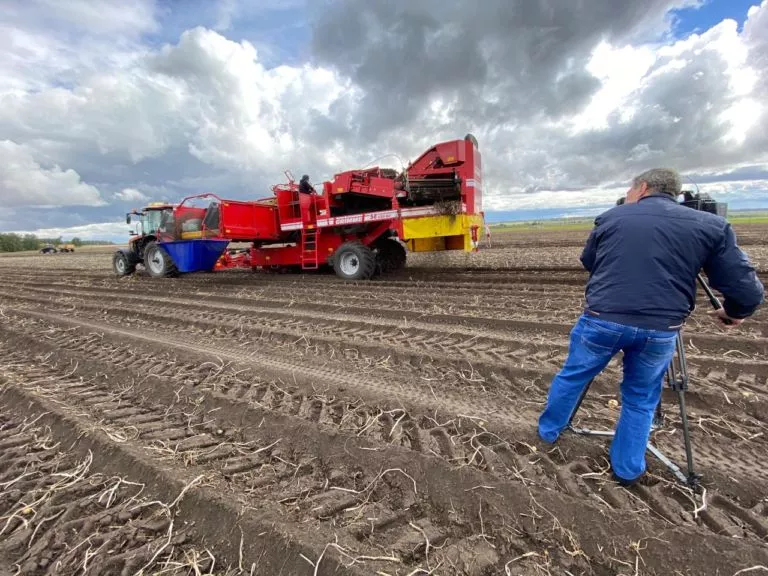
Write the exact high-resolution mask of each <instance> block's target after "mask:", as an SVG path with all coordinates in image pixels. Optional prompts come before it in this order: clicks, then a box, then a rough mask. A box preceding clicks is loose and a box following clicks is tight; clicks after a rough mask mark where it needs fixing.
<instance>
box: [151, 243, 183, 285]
mask: <svg viewBox="0 0 768 576" xmlns="http://www.w3.org/2000/svg"><path fill="white" fill-rule="evenodd" d="M144 268H146V269H147V273H148V274H149V275H150V276H152V277H153V278H162V277H163V276H176V275H177V274H178V270H177V269H176V265H175V264H174V263H173V260H171V257H170V256H169V255H168V253H167V252H166V251H165V250H163V248H162V247H161V246H160V244H158V243H157V242H150V243H149V244H147V246H146V247H145V248H144Z"/></svg>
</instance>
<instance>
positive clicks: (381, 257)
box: [376, 238, 407, 274]
mask: <svg viewBox="0 0 768 576" xmlns="http://www.w3.org/2000/svg"><path fill="white" fill-rule="evenodd" d="M376 248H377V249H378V253H377V254H376V264H377V265H378V267H379V269H380V270H381V272H382V274H386V273H387V272H394V271H395V270H401V269H402V268H404V267H405V262H406V259H407V255H406V252H405V248H403V245H402V244H400V242H398V241H397V240H395V239H394V238H384V239H382V240H379V241H378V242H377V243H376Z"/></svg>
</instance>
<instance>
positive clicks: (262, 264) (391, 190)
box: [113, 134, 484, 280]
mask: <svg viewBox="0 0 768 576" xmlns="http://www.w3.org/2000/svg"><path fill="white" fill-rule="evenodd" d="M272 191H273V193H274V194H273V196H271V197H269V198H265V199H260V200H255V201H247V202H244V201H236V200H225V199H222V198H219V197H218V196H216V195H214V194H200V195H196V196H190V197H188V198H185V199H184V200H183V201H182V202H181V203H180V204H178V205H170V204H165V203H152V204H149V205H148V206H146V207H145V208H143V209H142V210H134V211H132V212H130V213H129V214H128V215H127V217H126V223H128V224H131V223H132V222H135V220H134V218H133V217H134V216H138V217H139V218H138V221H137V222H135V223H137V224H138V225H139V226H140V227H141V229H140V230H137V231H131V235H132V236H131V239H130V241H129V244H128V248H125V249H121V250H118V251H117V252H116V253H115V255H114V258H113V267H114V270H115V273H116V274H117V275H119V276H125V275H128V274H131V273H133V272H134V270H135V269H136V266H137V264H143V265H144V267H145V268H146V270H147V272H148V273H149V274H150V275H151V276H155V277H162V276H176V275H178V274H183V273H189V272H199V271H213V270H222V269H228V268H235V267H244V268H253V269H269V270H291V269H296V270H317V269H318V268H320V267H322V266H331V267H333V269H334V270H335V272H336V274H337V275H338V276H339V277H341V278H344V279H348V280H363V279H369V278H371V277H372V276H374V275H375V274H377V273H386V272H390V271H394V270H398V269H400V268H402V267H403V266H405V262H406V255H407V251H411V252H435V251H442V250H463V251H466V252H474V251H476V250H477V249H478V236H479V230H480V229H481V227H482V226H483V221H484V219H483V212H482V165H481V158H480V151H479V149H478V145H477V140H476V139H475V138H474V136H472V135H471V134H468V135H467V136H466V137H465V138H464V139H463V140H452V141H449V142H443V143H440V144H436V145H435V146H433V147H432V148H430V149H429V150H427V151H426V152H424V153H423V154H422V155H421V156H419V157H418V158H417V159H416V160H415V161H413V162H412V163H411V164H409V166H408V167H407V168H406V169H405V170H404V171H403V172H402V173H397V172H396V171H395V170H389V169H382V168H378V167H375V168H368V169H363V170H350V171H348V172H342V173H340V174H336V175H335V176H334V178H333V180H332V181H331V182H324V183H323V187H322V192H321V193H318V192H317V191H315V190H314V189H313V188H312V187H311V186H310V185H309V182H308V180H307V178H306V177H305V178H302V181H301V182H300V183H299V184H297V183H296V182H294V180H293V179H292V178H291V177H290V176H289V177H288V183H287V184H278V185H276V186H274V187H273V188H272ZM203 199H206V200H208V203H207V206H205V207H202V208H201V207H196V206H194V204H195V203H198V202H200V201H201V200H203ZM230 242H236V243H243V242H245V243H249V244H250V248H249V249H245V250H237V249H228V246H229V244H230Z"/></svg>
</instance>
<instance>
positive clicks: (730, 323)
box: [709, 308, 744, 328]
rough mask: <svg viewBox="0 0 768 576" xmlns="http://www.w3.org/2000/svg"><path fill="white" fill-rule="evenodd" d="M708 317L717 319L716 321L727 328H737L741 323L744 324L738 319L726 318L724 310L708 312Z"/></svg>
mask: <svg viewBox="0 0 768 576" xmlns="http://www.w3.org/2000/svg"><path fill="white" fill-rule="evenodd" d="M709 314H710V315H712V316H715V317H717V319H718V320H719V321H720V322H721V323H722V324H724V325H725V326H726V327H727V328H734V327H735V326H738V325H739V324H741V323H742V322H744V320H743V319H738V318H731V317H730V316H728V314H726V313H725V310H723V309H722V308H720V309H718V310H712V311H711V312H709Z"/></svg>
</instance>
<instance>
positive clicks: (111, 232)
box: [14, 221, 128, 242]
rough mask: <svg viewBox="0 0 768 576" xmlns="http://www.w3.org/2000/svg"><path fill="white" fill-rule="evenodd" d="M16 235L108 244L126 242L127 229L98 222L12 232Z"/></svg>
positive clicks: (122, 225) (110, 223)
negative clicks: (97, 241)
mask: <svg viewBox="0 0 768 576" xmlns="http://www.w3.org/2000/svg"><path fill="white" fill-rule="evenodd" d="M14 232H15V233H16V234H34V235H35V236H37V237H38V238H58V237H59V236H61V237H62V238H63V239H65V240H69V239H71V238H80V239H81V240H105V241H110V242H120V241H127V238H128V229H127V227H126V224H125V222H124V221H123V222H100V223H95V224H84V225H82V226H70V227H65V228H38V229H35V230H14Z"/></svg>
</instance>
